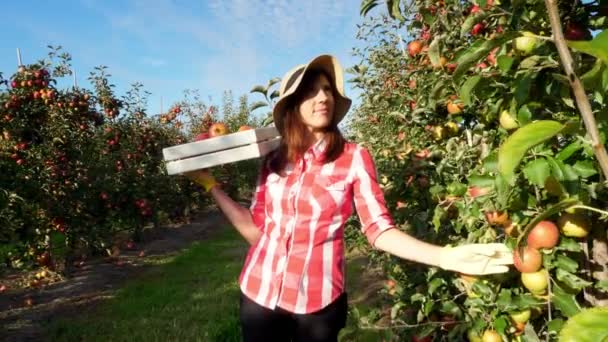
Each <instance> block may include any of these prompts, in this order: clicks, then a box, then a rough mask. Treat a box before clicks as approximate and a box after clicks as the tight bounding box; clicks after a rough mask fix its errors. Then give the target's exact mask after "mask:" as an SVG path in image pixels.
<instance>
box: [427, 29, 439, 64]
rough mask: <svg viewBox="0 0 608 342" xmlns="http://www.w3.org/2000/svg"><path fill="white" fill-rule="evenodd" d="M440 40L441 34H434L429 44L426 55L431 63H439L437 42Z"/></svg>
mask: <svg viewBox="0 0 608 342" xmlns="http://www.w3.org/2000/svg"><path fill="white" fill-rule="evenodd" d="M440 40H441V36H439V35H438V36H435V38H434V39H433V41H432V42H431V44H430V45H429V51H428V56H429V59H430V60H431V65H439V58H440V56H439V54H440V52H439V42H440Z"/></svg>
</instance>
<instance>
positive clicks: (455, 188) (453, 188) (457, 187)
mask: <svg viewBox="0 0 608 342" xmlns="http://www.w3.org/2000/svg"><path fill="white" fill-rule="evenodd" d="M446 190H447V191H448V193H449V194H450V195H454V196H463V195H464V194H465V193H466V192H467V186H466V185H464V184H462V183H460V182H452V183H450V184H449V185H448V187H447V189H446Z"/></svg>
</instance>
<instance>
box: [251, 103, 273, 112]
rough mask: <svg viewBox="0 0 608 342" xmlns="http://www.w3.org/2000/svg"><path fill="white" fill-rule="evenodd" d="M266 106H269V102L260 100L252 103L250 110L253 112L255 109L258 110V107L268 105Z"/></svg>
mask: <svg viewBox="0 0 608 342" xmlns="http://www.w3.org/2000/svg"><path fill="white" fill-rule="evenodd" d="M266 106H268V104H267V103H266V102H264V101H258V102H255V103H253V104H251V107H250V108H249V110H250V111H252V112H253V111H254V110H256V109H258V108H262V107H266Z"/></svg>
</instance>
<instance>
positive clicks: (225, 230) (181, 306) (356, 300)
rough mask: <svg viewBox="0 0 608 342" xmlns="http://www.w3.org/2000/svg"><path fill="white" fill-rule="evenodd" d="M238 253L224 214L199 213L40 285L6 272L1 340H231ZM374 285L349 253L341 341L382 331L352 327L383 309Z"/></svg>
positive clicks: (376, 274)
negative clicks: (346, 320) (360, 318)
mask: <svg viewBox="0 0 608 342" xmlns="http://www.w3.org/2000/svg"><path fill="white" fill-rule="evenodd" d="M246 251H247V246H246V243H245V242H244V240H243V239H241V238H240V237H239V236H238V234H237V233H236V232H235V230H234V229H232V228H231V227H230V226H229V225H228V224H227V222H226V221H225V219H224V217H223V215H222V214H221V213H219V212H217V211H216V210H207V211H204V212H201V213H198V214H197V215H196V216H195V217H194V218H193V220H192V221H191V222H189V223H184V224H180V225H171V226H164V227H161V228H157V229H148V230H146V234H145V237H144V239H143V241H142V242H141V243H139V244H137V245H136V246H134V247H133V249H131V250H127V251H121V254H119V255H118V256H116V257H114V258H97V259H91V260H87V261H86V262H85V264H83V265H81V266H80V267H74V268H73V269H71V270H69V272H68V273H67V276H65V278H62V279H60V280H58V281H57V282H55V283H53V284H50V285H48V286H45V287H40V288H37V289H26V288H19V284H20V283H27V281H26V280H27V279H28V278H31V277H32V276H33V275H32V274H29V273H15V274H12V275H8V276H5V277H4V279H0V282H1V283H2V284H6V285H8V290H7V291H6V292H4V293H2V295H0V326H1V327H2V329H0V339H2V340H3V341H30V340H36V341H44V340H53V341H58V340H60V341H64V340H67V341H71V340H91V339H101V340H112V341H116V340H168V339H175V338H177V339H179V340H192V339H195V340H196V339H198V340H200V339H203V340H222V341H232V340H233V341H239V340H240V332H239V327H238V285H237V282H236V280H237V278H238V274H239V271H240V267H241V265H242V262H243V260H244V257H245V253H246ZM34 273H35V272H34ZM382 279H383V277H382V275H381V271H380V270H378V269H375V268H370V267H369V260H368V258H367V257H366V256H365V253H364V252H362V251H360V250H351V251H350V252H349V253H348V280H347V282H348V291H349V297H350V314H349V323H348V326H347V328H346V329H344V331H343V333H342V337H341V340H342V341H349V340H352V339H353V338H355V337H356V340H358V341H360V340H361V338H364V339H366V338H367V339H369V340H370V341H374V340H377V339H378V337H379V334H381V333H380V332H375V331H362V330H361V329H359V327H358V321H357V320H355V319H354V318H353V310H354V311H356V312H357V315H365V314H368V313H369V312H370V311H371V310H378V311H379V313H380V315H381V314H382V312H385V313H386V312H387V310H385V309H382V308H381V306H382V302H383V301H382V299H383V296H382V291H383V289H384V281H383V280H382ZM30 300H31V302H30ZM388 311H390V308H389V309H388Z"/></svg>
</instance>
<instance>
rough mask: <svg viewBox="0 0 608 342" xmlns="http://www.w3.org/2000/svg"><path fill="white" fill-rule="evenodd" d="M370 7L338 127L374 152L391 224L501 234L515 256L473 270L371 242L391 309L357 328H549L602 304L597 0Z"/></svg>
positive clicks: (517, 333)
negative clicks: (349, 105) (399, 254)
mask: <svg viewBox="0 0 608 342" xmlns="http://www.w3.org/2000/svg"><path fill="white" fill-rule="evenodd" d="M378 4H379V2H378V1H373V0H365V1H362V3H361V13H362V15H364V16H365V17H366V19H365V21H364V23H363V24H362V25H361V26H360V30H359V33H358V37H359V38H360V39H361V40H362V41H363V42H364V43H365V45H366V46H365V47H364V48H361V49H355V51H354V53H355V55H356V56H359V57H360V63H358V64H357V65H355V66H353V67H352V68H350V69H349V71H350V73H352V75H353V77H352V80H351V81H352V82H354V84H355V86H357V87H359V88H360V89H361V90H362V97H361V104H360V105H359V106H358V108H356V110H355V112H354V115H353V117H352V118H351V121H350V122H349V135H350V137H351V138H352V139H353V140H355V141H358V142H360V143H362V144H363V145H365V146H366V147H368V148H369V149H370V150H371V151H372V152H373V154H374V158H375V161H376V164H377V167H378V172H379V181H380V182H381V184H382V186H383V189H384V192H385V196H386V199H387V202H388V204H389V206H390V208H391V211H392V213H393V216H394V218H395V220H396V221H397V223H398V225H399V227H400V228H401V229H403V230H405V231H407V232H408V233H410V234H412V235H415V236H417V237H419V238H421V239H423V240H425V241H429V242H433V243H436V244H440V245H445V244H453V245H455V244H463V243H472V242H496V241H498V242H505V243H506V244H507V245H509V246H510V247H512V248H513V250H514V252H515V257H514V262H515V266H514V267H513V268H512V270H511V271H510V272H508V273H506V274H501V275H493V276H485V277H478V276H471V275H464V274H462V275H460V274H453V273H449V272H443V271H441V270H437V269H433V268H428V267H421V266H419V265H413V264H411V263H407V262H403V261H401V260H396V259H394V258H392V257H390V256H386V255H384V254H380V253H372V255H373V260H374V261H375V262H378V263H379V264H380V265H382V266H383V268H384V269H385V271H386V273H387V277H388V278H389V280H388V281H387V286H386V293H387V295H388V297H389V298H391V299H390V302H391V309H390V310H389V311H388V312H386V313H385V314H384V315H380V316H386V317H385V318H386V319H387V320H388V324H386V320H383V322H385V323H384V325H378V324H379V323H378V324H374V323H370V322H372V321H371V320H370V319H369V317H368V319H366V320H365V322H364V323H362V324H361V326H360V328H361V329H363V330H365V329H371V330H380V331H383V334H384V335H385V337H386V338H391V337H390V336H393V338H395V339H399V338H403V337H406V336H412V337H414V338H417V339H421V338H424V337H427V338H429V339H435V340H442V339H443V340H458V339H463V338H468V339H469V340H471V341H478V340H482V339H483V340H484V341H494V340H501V339H507V340H518V339H521V338H526V339H535V338H546V339H556V338H557V336H558V334H559V332H560V330H561V328H562V326H563V324H564V322H567V321H568V319H569V318H570V317H572V316H575V315H576V314H577V313H578V312H579V311H580V310H581V309H582V308H585V307H592V306H606V305H607V304H608V302H607V300H606V298H607V297H608V295H607V294H608V286H607V285H608V283H607V281H608V269H607V268H606V261H607V260H608V250H607V248H606V246H607V244H606V228H605V227H606V226H605V224H606V223H605V222H606V219H607V218H608V216H607V215H606V214H607V213H606V210H605V209H606V207H607V205H606V204H607V203H606V200H605V199H606V195H607V189H606V176H608V163H607V160H606V158H605V157H606V151H605V148H604V146H603V144H604V143H605V138H606V134H607V133H608V127H607V126H608V121H607V119H608V117H607V116H606V114H608V110H607V106H606V102H605V97H606V94H607V93H608V68H607V64H608V58H607V57H606V56H608V31H605V29H606V27H607V26H608V21H607V20H608V18H607V17H606V16H607V13H606V8H607V4H606V2H605V1H594V2H570V1H551V0H547V1H540V0H528V1H505V0H502V1H497V0H495V1H490V0H486V1H483V0H478V1H456V0H442V1H423V0H414V1H408V2H401V1H386V4H387V9H388V16H386V15H384V13H385V12H384V11H381V12H379V13H380V15H378V16H375V17H373V16H372V15H371V13H372V9H373V8H375V7H376V6H377V5H378ZM562 32H563V34H562ZM353 224H356V223H353ZM349 238H350V239H351V241H352V242H353V243H355V244H358V243H362V241H361V239H360V237H359V236H357V235H354V234H353V235H352V236H350V235H349ZM374 315H375V316H376V317H378V316H379V314H378V313H377V312H376V313H374ZM599 326H600V325H597V326H596V327H599ZM389 335H390V336H389Z"/></svg>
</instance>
